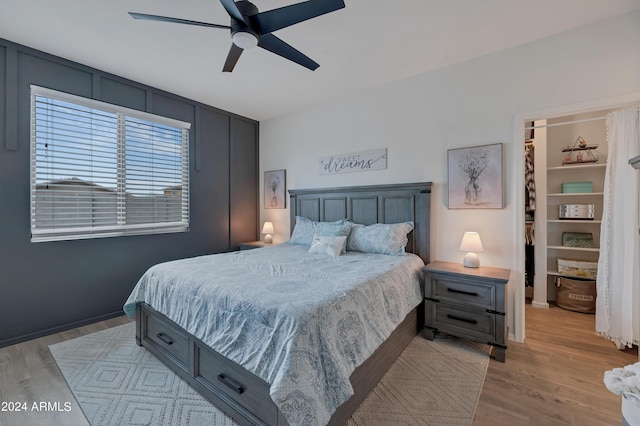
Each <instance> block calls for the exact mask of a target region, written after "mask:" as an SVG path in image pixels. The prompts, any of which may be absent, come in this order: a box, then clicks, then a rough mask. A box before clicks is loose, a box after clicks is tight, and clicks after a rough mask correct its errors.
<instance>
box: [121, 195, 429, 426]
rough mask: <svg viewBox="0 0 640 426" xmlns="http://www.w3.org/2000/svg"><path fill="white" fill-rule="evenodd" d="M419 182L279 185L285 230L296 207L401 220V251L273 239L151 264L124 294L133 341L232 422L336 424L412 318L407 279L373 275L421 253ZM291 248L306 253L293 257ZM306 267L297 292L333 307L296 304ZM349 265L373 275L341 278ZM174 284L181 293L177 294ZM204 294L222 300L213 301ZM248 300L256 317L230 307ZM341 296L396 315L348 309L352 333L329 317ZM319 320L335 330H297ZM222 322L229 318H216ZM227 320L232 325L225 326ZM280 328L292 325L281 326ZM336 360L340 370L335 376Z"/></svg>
mask: <svg viewBox="0 0 640 426" xmlns="http://www.w3.org/2000/svg"><path fill="white" fill-rule="evenodd" d="M430 192H431V183H430V182H427V183H411V184H394V185H376V186H361V187H345V188H332V189H312V190H290V191H289V193H290V198H291V203H290V214H291V224H292V225H291V230H292V233H293V232H294V226H295V224H296V217H302V218H306V219H308V220H310V221H316V222H338V221H344V220H345V219H347V220H349V221H351V222H354V223H358V224H363V225H372V224H376V223H383V224H396V223H406V222H411V223H413V230H412V231H411V232H410V233H409V234H408V235H407V237H408V241H407V245H406V249H405V250H406V252H407V253H412V254H411V255H407V256H386V255H381V254H365V253H355V252H347V253H345V254H344V255H343V256H338V257H335V258H331V257H330V256H318V257H315V258H314V260H309V259H310V258H311V257H313V256H309V255H307V254H306V253H307V251H308V249H309V248H308V247H301V246H298V245H295V244H282V245H280V246H274V247H269V248H265V249H258V250H251V251H243V252H235V253H225V254H221V255H212V256H201V257H198V258H192V259H184V260H179V261H174V262H167V263H165V264H160V265H156V266H154V267H153V268H151V269H150V271H151V272H150V271H148V272H147V273H146V274H145V276H143V278H141V281H140V282H139V283H138V285H136V288H135V289H134V291H133V292H132V294H131V296H130V298H129V300H128V301H127V303H126V304H125V311H126V312H127V313H128V314H131V313H132V309H135V316H136V340H137V343H138V344H139V345H142V346H144V347H145V348H146V349H148V350H149V351H150V352H151V353H153V354H154V355H155V356H156V357H157V358H159V359H160V360H161V361H163V362H164V363H165V364H166V365H167V366H169V368H171V369H172V370H173V371H175V372H176V373H177V374H178V375H180V376H181V377H182V378H183V379H185V380H186V381H187V382H188V383H189V384H190V385H191V386H192V387H194V388H195V389H197V390H198V391H199V392H200V393H201V394H202V395H203V396H204V397H205V398H207V399H208V400H210V401H211V402H212V403H213V404H214V405H216V406H217V407H219V408H220V409H221V410H223V411H224V412H226V413H227V414H229V415H230V416H231V417H232V418H233V419H234V420H235V421H236V422H237V423H239V424H241V425H245V424H246V425H278V426H281V425H288V424H292V425H296V424H344V423H346V421H347V420H348V419H349V418H350V417H351V415H352V414H353V412H354V411H355V410H356V409H357V407H358V406H359V405H360V403H361V402H362V401H363V400H364V399H365V398H366V396H367V395H368V394H369V392H370V391H371V390H372V389H373V388H374V387H375V385H376V384H377V383H378V381H379V380H380V379H381V377H382V376H383V375H384V373H385V372H386V371H387V369H388V368H389V367H390V366H391V365H392V364H393V363H394V361H395V360H396V358H397V357H398V356H399V355H400V354H401V353H402V351H403V350H404V348H405V347H406V345H407V344H408V343H409V341H410V340H411V339H412V338H413V337H414V336H415V335H416V334H417V332H418V328H421V325H422V321H419V320H418V318H422V316H423V314H422V309H423V306H422V304H421V303H420V301H421V299H422V297H421V295H420V294H415V287H416V286H415V284H411V285H408V286H407V290H398V289H396V288H395V287H393V289H392V290H391V288H392V287H384V286H386V285H392V286H393V285H395V284H396V283H399V282H403V281H405V280H406V281H407V282H408V281H409V280H414V281H415V279H416V277H418V276H421V274H420V273H419V271H420V267H421V266H422V265H424V264H425V263H428V261H429V245H430V242H429V236H430V231H429V220H430V214H429V210H430ZM300 220H302V219H300ZM303 258H304V261H305V262H307V263H306V264H299V262H298V260H299V259H303ZM240 262H242V263H240ZM366 262H369V263H366ZM314 268H318V269H314ZM353 268H356V269H353ZM357 268H360V269H357ZM407 268H408V270H409V271H410V272H407ZM180 271H181V272H180ZM196 271H199V272H196ZM212 271H215V272H212ZM218 271H220V272H218ZM307 271H312V272H309V273H313V274H315V275H317V276H322V277H323V279H324V281H323V283H324V284H322V285H321V286H317V285H316V284H315V281H314V282H313V286H315V287H309V289H308V290H309V291H308V293H309V297H311V294H313V298H314V299H318V300H320V301H321V304H322V305H323V306H324V308H323V309H327V308H330V309H334V311H332V312H333V314H326V313H323V311H320V310H318V311H316V310H314V309H316V308H315V307H314V308H308V304H307V303H306V300H305V299H304V297H303V294H302V293H304V291H303V290H299V291H296V285H299V284H300V282H301V281H304V282H305V283H306V282H311V281H310V280H311V278H309V277H307V276H306V275H305V274H306V273H307ZM394 274H395V275H394ZM398 274H399V275H398ZM351 275H353V276H355V275H357V276H358V277H363V278H369V279H370V280H372V281H371V282H373V283H374V284H367V287H360V284H357V285H356V284H351V281H350V279H351V278H350V276H351ZM232 276H233V277H234V278H233V280H232V279H230V278H229V279H227V277H232ZM343 276H344V278H343ZM405 276H406V277H408V278H405ZM187 277H188V279H189V280H190V281H193V284H191V285H192V287H189V288H188V290H185V289H186V288H187V287H185V286H183V285H178V284H181V282H182V281H184V280H186V279H187ZM238 277H240V279H238ZM267 277H270V278H269V279H266V278H267ZM296 277H297V278H296ZM301 277H303V278H304V279H302V278H301ZM263 278H264V279H263ZM236 279H237V281H234V280H236ZM272 280H273V281H274V282H273V283H272V282H271V281H272ZM296 280H297V281H296ZM210 281H218V282H219V283H218V284H219V285H221V286H222V287H225V286H226V287H228V288H227V289H226V290H225V293H222V292H223V289H222V287H216V289H215V291H213V290H212V291H210V292H209V293H206V292H205V290H206V289H208V288H209V287H208V285H209V282H210ZM294 281H295V282H294ZM198 283H203V284H202V285H200V284H198ZM326 283H331V285H327V284H326ZM309 285H310V286H311V284H309ZM287 286H290V288H288V287H287ZM327 287H330V288H327ZM378 287H380V290H379V293H375V292H374V289H377V288H378ZM301 288H302V287H298V289H301ZM363 288H364V289H363ZM398 288H402V287H398ZM206 291H208V290H206ZM226 291H229V292H230V293H226ZM375 291H378V290H375ZM154 292H155V293H154ZM418 292H419V290H418ZM158 293H160V294H161V296H158ZM185 293H186V294H189V295H190V297H191V298H190V299H184V302H181V300H183V299H182V298H183V297H185ZM278 293H279V294H278ZM299 293H300V294H299ZM405 293H406V294H405ZM222 294H224V296H222ZM240 294H242V297H243V298H242V299H240V298H239V297H240ZM380 294H382V295H384V296H380ZM203 295H206V297H202V296H203ZM336 295H340V297H337V296H336ZM391 295H393V297H391ZM305 297H306V296H305ZM330 297H331V298H330ZM388 297H389V298H391V299H393V303H390V302H389V301H388V300H387V298H388ZM369 299H371V301H369ZM181 303H182V305H181ZM314 303H316V302H315V301H314ZM367 303H377V304H378V305H367ZM209 305H216V306H218V307H220V306H223V309H221V310H220V312H218V311H217V310H212V309H210V308H211V306H209ZM256 305H260V309H261V311H260V312H259V313H258V314H257V315H256V316H257V317H258V319H257V320H256V319H249V318H248V314H247V317H246V318H245V317H242V316H236V315H235V313H237V312H236V311H243V312H244V311H247V312H249V311H252V310H255V309H254V307H255V306H256ZM285 305H286V306H285ZM353 305H362V306H369V308H367V309H366V311H367V312H369V311H376V310H378V308H377V307H378V306H379V307H380V308H379V310H384V311H385V312H388V315H386V316H387V317H394V316H396V317H397V318H395V320H394V321H395V322H393V324H392V325H390V324H389V318H387V319H381V320H378V319H376V318H373V317H369V316H368V314H367V313H366V312H365V313H363V314H358V315H360V316H358V315H355V317H356V320H359V321H360V324H359V326H358V328H357V332H356V331H354V328H353V327H351V328H350V327H349V326H344V324H346V323H348V321H342V322H340V320H339V319H336V320H333V319H332V318H334V317H336V318H338V314H339V315H342V314H343V313H344V314H345V315H346V313H349V312H351V311H350V309H352V308H351V307H352V306H353ZM396 305H397V307H396ZM285 308H287V309H288V311H286V312H285V313H284V314H282V313H281V312H280V311H282V310H285ZM383 308H384V309H383ZM243 312H239V314H244V313H243ZM301 312H304V315H301V314H300V313H301ZM407 312H408V313H407ZM316 314H317V316H316ZM205 317H206V320H204V318H205ZM360 317H362V318H364V319H365V320H364V321H362V318H360ZM340 318H342V317H340ZM196 319H197V320H196ZM323 321H324V322H325V323H327V324H328V325H330V327H328V328H327V329H331V330H337V331H336V332H335V334H336V335H340V339H337V338H333V337H331V338H328V337H327V335H333V334H334V333H319V334H320V336H316V335H313V334H312V333H299V332H298V331H299V330H300V329H302V330H306V329H307V328H310V329H316V328H317V329H319V330H324V328H322V327H324V325H322V326H321V325H318V324H324V323H323ZM333 322H335V324H333ZM230 323H234V324H235V325H236V326H237V327H235V328H233V329H232V328H229V329H225V327H227V325H226V324H230ZM329 323H331V324H329ZM212 324H213V325H212ZM239 329H242V330H244V331H242V333H244V334H241V332H240V331H235V330H239ZM289 329H296V330H298V331H297V332H296V333H297V334H289ZM260 330H262V331H264V332H262V331H260ZM265 330H266V331H265ZM307 334H308V335H307ZM356 335H357V336H356ZM247 336H248V337H247ZM363 336H364V337H363ZM358 339H360V340H358ZM320 345H328V346H327V347H328V349H327V348H326V347H325V346H322V348H323V349H322V351H318V353H317V354H314V353H313V352H314V351H313V350H311V349H310V348H315V347H316V346H318V347H320ZM372 345H373V346H372ZM214 348H215V349H214ZM283 348H284V349H283ZM345 348H347V349H345ZM332 351H333V352H336V353H342V354H343V355H344V357H343V358H344V360H343V359H342V358H341V359H340V360H339V361H334V360H333V358H332V357H329V356H328V355H327V354H328V353H330V352H332ZM334 364H335V366H334ZM274 365H276V366H278V368H276V367H273V366H274ZM281 366H286V369H285V367H282V368H281ZM282 371H285V373H282ZM345 371H348V375H347V376H346V377H343V376H344V374H345ZM285 396H286V398H285ZM320 398H323V400H320ZM327 401H328V402H327Z"/></svg>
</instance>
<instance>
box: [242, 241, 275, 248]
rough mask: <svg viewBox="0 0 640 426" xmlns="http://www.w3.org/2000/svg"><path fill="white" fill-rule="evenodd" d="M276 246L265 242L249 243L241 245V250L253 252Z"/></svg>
mask: <svg viewBox="0 0 640 426" xmlns="http://www.w3.org/2000/svg"><path fill="white" fill-rule="evenodd" d="M272 245H274V244H273V243H268V244H267V243H265V242H264V241H249V242H246V243H240V250H251V249H255V248H260V247H268V246H272Z"/></svg>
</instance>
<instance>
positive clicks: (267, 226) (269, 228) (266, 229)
mask: <svg viewBox="0 0 640 426" xmlns="http://www.w3.org/2000/svg"><path fill="white" fill-rule="evenodd" d="M274 232H275V231H274V230H273V223H271V222H265V223H264V225H263V226H262V233H263V234H265V235H264V242H265V243H267V244H271V243H272V242H273V236H272V235H271V234H273V233H274Z"/></svg>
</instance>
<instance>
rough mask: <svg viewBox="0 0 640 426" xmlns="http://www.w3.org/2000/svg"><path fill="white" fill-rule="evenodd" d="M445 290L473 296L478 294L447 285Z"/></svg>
mask: <svg viewBox="0 0 640 426" xmlns="http://www.w3.org/2000/svg"><path fill="white" fill-rule="evenodd" d="M447 291H450V292H451V293H459V294H466V295H467V296H474V297H475V296H477V295H478V293H476V292H474V291H464V290H456V289H455V288H448V287H447Z"/></svg>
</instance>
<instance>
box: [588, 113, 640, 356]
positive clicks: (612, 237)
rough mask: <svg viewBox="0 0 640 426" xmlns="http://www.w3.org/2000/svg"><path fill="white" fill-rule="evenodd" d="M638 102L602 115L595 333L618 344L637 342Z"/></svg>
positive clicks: (639, 296)
mask: <svg viewBox="0 0 640 426" xmlns="http://www.w3.org/2000/svg"><path fill="white" fill-rule="evenodd" d="M639 116H640V113H639V110H638V107H634V108H628V109H625V110H621V111H614V112H611V113H609V114H607V138H608V143H609V155H608V159H607V168H606V174H605V181H604V206H603V207H604V208H603V212H602V226H601V230H600V258H599V260H598V278H597V282H596V286H597V290H598V297H597V300H596V332H597V333H598V334H600V335H602V336H605V337H607V338H608V339H610V340H611V341H613V342H614V343H615V344H616V345H617V347H618V348H620V349H622V348H624V347H631V345H632V344H638V342H639V341H640V236H639V235H638V227H639V226H640V221H639V219H638V216H639V213H638V212H639V207H640V171H638V170H635V169H634V168H632V167H631V166H630V165H629V159H631V158H632V157H635V156H637V155H639V154H640V135H639V132H638V127H639V121H640V120H639Z"/></svg>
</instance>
